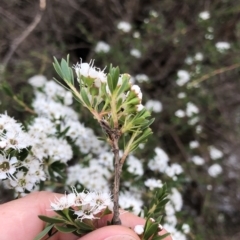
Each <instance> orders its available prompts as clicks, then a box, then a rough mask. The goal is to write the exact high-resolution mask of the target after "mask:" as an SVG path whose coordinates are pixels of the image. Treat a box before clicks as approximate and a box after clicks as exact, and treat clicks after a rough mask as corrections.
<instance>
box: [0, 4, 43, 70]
mask: <svg viewBox="0 0 240 240" xmlns="http://www.w3.org/2000/svg"><path fill="white" fill-rule="evenodd" d="M45 9H46V0H39V10H40V11H39V12H38V13H37V15H36V16H35V18H34V20H33V22H32V23H31V24H30V25H29V26H28V27H27V28H26V29H25V31H23V33H22V34H21V35H20V36H18V37H17V38H15V39H14V40H13V41H12V43H11V46H10V50H9V51H8V52H7V54H6V56H5V57H4V58H3V62H2V68H3V71H4V70H5V68H6V66H7V64H8V62H9V61H10V59H11V57H12V55H13V54H14V52H15V51H16V49H17V48H18V46H19V45H20V44H21V43H22V42H23V41H24V40H25V39H26V38H27V36H28V35H29V34H30V33H31V32H32V31H33V30H34V29H35V28H36V26H37V25H38V23H39V22H40V21H41V19H42V15H43V12H44V10H45Z"/></svg>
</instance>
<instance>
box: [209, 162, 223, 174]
mask: <svg viewBox="0 0 240 240" xmlns="http://www.w3.org/2000/svg"><path fill="white" fill-rule="evenodd" d="M220 173H222V167H221V166H220V165H219V164H217V163H215V164H213V165H212V166H210V167H209V168H208V174H209V175H210V176H211V177H217V176H218V175H219V174H220Z"/></svg>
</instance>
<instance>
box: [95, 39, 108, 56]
mask: <svg viewBox="0 0 240 240" xmlns="http://www.w3.org/2000/svg"><path fill="white" fill-rule="evenodd" d="M110 49H111V47H110V45H109V44H107V43H106V42H103V41H99V42H98V43H97V44H96V47H95V52H96V53H100V52H103V53H108V52H109V51H110Z"/></svg>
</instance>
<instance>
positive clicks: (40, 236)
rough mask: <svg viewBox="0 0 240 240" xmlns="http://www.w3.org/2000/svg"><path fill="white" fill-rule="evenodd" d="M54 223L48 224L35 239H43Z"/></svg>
mask: <svg viewBox="0 0 240 240" xmlns="http://www.w3.org/2000/svg"><path fill="white" fill-rule="evenodd" d="M53 226H54V224H51V225H48V226H46V227H45V228H44V230H42V231H41V232H40V233H39V234H38V235H37V236H36V237H35V238H34V240H41V239H42V238H43V237H44V236H45V235H46V234H47V233H48V232H50V231H51V229H52V228H53Z"/></svg>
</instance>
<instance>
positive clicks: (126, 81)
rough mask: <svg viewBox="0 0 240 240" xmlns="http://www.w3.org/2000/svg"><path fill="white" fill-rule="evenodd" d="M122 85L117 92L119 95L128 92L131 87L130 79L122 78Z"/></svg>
mask: <svg viewBox="0 0 240 240" xmlns="http://www.w3.org/2000/svg"><path fill="white" fill-rule="evenodd" d="M122 81H123V82H122V85H121V87H120V88H119V89H118V92H117V96H119V95H120V94H122V93H123V92H126V91H128V90H129V89H130V86H131V85H130V83H129V79H126V78H125V79H124V78H123V80H122Z"/></svg>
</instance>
